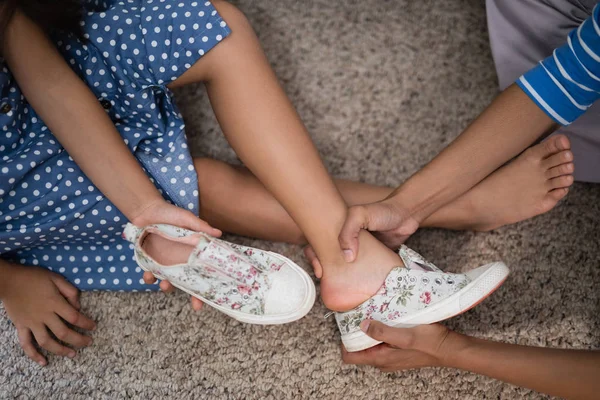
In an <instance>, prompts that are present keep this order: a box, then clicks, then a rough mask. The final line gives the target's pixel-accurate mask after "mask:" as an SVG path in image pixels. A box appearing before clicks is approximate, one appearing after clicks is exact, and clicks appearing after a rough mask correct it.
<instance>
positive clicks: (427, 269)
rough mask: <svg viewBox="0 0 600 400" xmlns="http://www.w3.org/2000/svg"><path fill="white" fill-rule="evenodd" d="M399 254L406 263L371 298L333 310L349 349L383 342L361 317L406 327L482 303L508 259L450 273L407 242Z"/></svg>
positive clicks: (505, 272)
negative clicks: (372, 334)
mask: <svg viewBox="0 0 600 400" xmlns="http://www.w3.org/2000/svg"><path fill="white" fill-rule="evenodd" d="M399 255H400V258H402V261H403V262H404V265H405V268H402V267H397V268H394V269H393V270H392V271H390V273H389V274H388V276H387V278H386V279H385V282H384V283H383V285H382V286H381V288H380V289H379V291H378V292H377V293H376V294H375V295H374V296H373V297H371V298H370V299H369V300H367V301H365V302H364V303H362V304H360V305H359V306H358V307H356V308H354V309H353V310H350V311H347V312H342V313H335V319H336V321H337V324H338V327H339V330H340V332H341V334H342V342H343V343H344V346H345V347H346V350H348V351H349V352H353V351H360V350H364V349H367V348H369V347H373V346H375V345H377V344H379V343H381V342H379V341H377V340H375V339H372V338H371V337H369V336H368V335H366V334H365V333H364V332H363V331H362V330H361V329H360V327H359V324H360V323H361V321H363V320H365V319H374V320H377V321H381V322H383V323H385V324H387V325H389V326H394V327H405V328H408V327H411V326H415V325H421V324H431V323H434V322H438V321H442V320H444V319H448V318H450V317H453V316H455V315H457V314H461V313H463V312H465V311H467V310H469V309H470V308H472V307H474V306H476V305H477V304H479V303H480V302H481V301H483V300H484V299H485V298H486V297H487V296H489V295H490V294H492V292H494V291H495V290H496V289H497V288H498V287H500V285H502V283H503V282H504V280H505V279H506V277H507V276H508V272H509V271H508V268H507V267H506V265H505V264H504V263H502V262H495V263H491V264H487V265H484V266H482V267H479V268H476V269H473V270H471V271H469V272H467V273H464V274H450V273H444V272H442V271H441V270H440V269H439V268H437V267H436V266H435V265H433V264H432V263H430V262H428V261H426V260H425V259H424V258H423V257H422V256H421V255H419V254H417V253H416V252H415V251H413V250H411V249H409V248H408V247H406V246H402V247H401V248H400V250H399Z"/></svg>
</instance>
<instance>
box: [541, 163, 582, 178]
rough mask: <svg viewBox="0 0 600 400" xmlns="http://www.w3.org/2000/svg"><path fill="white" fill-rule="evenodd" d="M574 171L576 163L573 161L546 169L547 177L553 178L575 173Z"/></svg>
mask: <svg viewBox="0 0 600 400" xmlns="http://www.w3.org/2000/svg"><path fill="white" fill-rule="evenodd" d="M573 171H575V165H574V164H573V163H566V164H560V165H558V166H556V167H552V168H550V169H548V170H546V178H547V179H552V178H556V177H558V176H563V175H571V174H573Z"/></svg>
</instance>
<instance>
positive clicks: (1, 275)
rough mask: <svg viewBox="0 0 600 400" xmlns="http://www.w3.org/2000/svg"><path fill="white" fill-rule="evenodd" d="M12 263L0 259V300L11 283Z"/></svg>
mask: <svg viewBox="0 0 600 400" xmlns="http://www.w3.org/2000/svg"><path fill="white" fill-rule="evenodd" d="M14 267H15V266H14V265H13V264H11V263H9V262H7V261H4V260H0V300H3V298H4V296H5V295H6V293H7V292H8V288H9V287H10V285H11V277H12V276H13V275H14V271H13V269H14Z"/></svg>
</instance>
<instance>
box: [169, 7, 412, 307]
mask: <svg viewBox="0 0 600 400" xmlns="http://www.w3.org/2000/svg"><path fill="white" fill-rule="evenodd" d="M214 5H215V7H216V8H217V10H218V11H219V13H220V14H221V16H222V17H223V19H224V20H225V21H226V22H227V23H228V25H229V26H230V28H231V30H232V33H231V34H230V35H229V37H227V38H226V39H224V40H223V42H222V43H220V44H219V45H218V46H216V47H215V48H214V49H213V50H211V51H210V52H208V53H207V54H206V55H205V56H204V57H202V59H200V60H199V61H198V62H197V63H196V64H195V65H194V66H192V68H190V69H189V70H188V71H186V72H185V73H184V74H183V75H182V76H181V77H180V78H179V79H178V80H177V81H175V82H174V84H173V86H179V85H184V84H186V83H191V82H199V81H202V82H205V84H206V88H207V91H208V94H209V97H210V100H211V103H212V106H213V109H214V111H215V114H216V116H217V119H218V120H219V123H220V125H221V128H222V130H223V132H224V134H225V136H226V137H227V139H228V141H229V143H230V144H231V146H232V147H233V149H234V150H235V151H236V153H237V155H238V156H239V157H240V159H242V160H243V161H244V163H245V165H246V166H247V167H248V168H249V169H250V170H251V171H252V173H253V174H254V175H255V176H256V177H257V178H258V179H259V180H260V181H261V182H262V184H263V185H264V186H265V187H266V189H267V190H268V191H269V192H271V193H272V194H273V196H274V197H275V199H277V201H278V202H279V203H280V204H281V205H282V206H283V208H284V209H285V210H286V211H287V213H288V214H289V215H290V216H291V217H292V219H293V220H294V221H295V223H296V224H297V226H298V227H299V228H300V230H301V231H302V232H303V233H304V236H305V237H306V239H307V240H308V242H309V243H310V244H311V245H312V247H313V248H314V250H315V252H316V254H317V255H318V257H319V259H320V260H321V263H322V265H323V277H322V280H321V295H322V298H323V301H324V302H325V304H326V305H327V306H328V307H329V308H331V309H333V310H336V311H343V310H348V309H350V308H352V307H354V306H356V305H357V304H359V303H361V302H363V301H365V300H366V299H368V298H369V297H371V296H372V295H373V294H374V293H375V292H376V291H377V290H378V289H379V287H380V286H381V284H382V283H383V281H384V279H385V277H386V276H387V274H388V273H389V271H390V270H391V269H392V268H394V267H396V266H401V265H402V262H401V260H400V259H399V257H398V256H397V255H396V254H395V253H394V252H392V251H391V250H390V249H388V248H386V247H385V246H384V245H383V244H382V243H381V242H379V241H378V240H376V239H375V238H374V237H373V236H372V235H371V234H369V233H368V232H363V233H362V234H361V238H360V243H361V246H360V249H359V253H358V257H357V259H356V261H355V262H353V263H346V262H345V261H344V258H343V254H342V253H341V251H340V247H339V242H338V234H339V232H340V229H341V227H342V224H343V222H344V220H345V218H346V213H347V206H346V203H345V202H344V200H343V198H342V196H341V195H340V193H339V191H338V189H337V188H336V186H335V185H334V183H333V181H332V180H331V178H330V177H329V175H328V173H327V171H326V169H325V167H324V166H323V163H322V162H321V159H320V157H319V154H318V152H317V151H316V149H315V147H314V144H313V143H312V141H311V139H310V137H309V135H308V133H307V132H306V129H305V128H304V125H303V124H302V122H301V121H300V118H299V117H298V115H297V113H296V111H295V110H294V108H293V107H292V105H291V103H290V101H289V100H288V98H287V97H286V95H285V93H284V92H283V90H282V89H281V87H280V86H279V83H278V82H277V78H276V77H275V75H274V73H273V71H272V70H271V68H270V66H269V63H268V61H267V59H266V57H265V55H264V53H263V51H262V49H261V47H260V44H259V42H258V40H257V38H256V36H255V34H254V32H253V30H252V28H251V27H250V25H249V23H248V21H247V20H246V18H245V17H244V16H243V15H242V14H241V13H240V12H239V11H238V10H237V9H236V8H235V7H233V6H232V5H230V4H227V3H222V2H215V3H214Z"/></svg>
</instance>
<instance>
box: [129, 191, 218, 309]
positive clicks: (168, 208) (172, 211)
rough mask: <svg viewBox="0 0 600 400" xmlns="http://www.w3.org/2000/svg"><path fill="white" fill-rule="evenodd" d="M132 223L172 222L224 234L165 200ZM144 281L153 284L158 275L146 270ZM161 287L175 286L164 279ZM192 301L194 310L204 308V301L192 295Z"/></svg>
mask: <svg viewBox="0 0 600 400" xmlns="http://www.w3.org/2000/svg"><path fill="white" fill-rule="evenodd" d="M131 223H132V224H134V225H135V226H139V227H143V226H146V225H150V224H161V223H163V224H170V225H175V226H179V227H182V228H186V229H189V230H192V231H196V232H204V233H207V234H209V235H211V236H214V237H220V236H221V234H222V232H221V231H220V230H219V229H216V228H213V227H212V226H210V225H209V224H208V223H207V222H206V221H203V220H201V219H200V218H198V217H197V216H196V215H195V214H194V213H192V212H190V211H188V210H184V209H183V208H179V207H177V206H174V205H172V204H169V203H167V202H166V201H164V200H161V201H157V202H155V203H153V204H151V205H150V206H148V207H146V208H145V209H144V210H143V211H142V212H141V213H140V214H139V215H138V216H137V217H135V218H132V220H131ZM144 282H145V283H146V284H148V285H151V284H153V283H154V282H156V277H155V276H154V275H152V273H151V272H144ZM160 289H161V290H162V291H163V292H165V293H170V292H172V291H173V290H174V289H175V288H174V287H173V285H171V283H169V281H162V282H160ZM191 303H192V308H193V309H194V310H200V309H201V308H202V301H200V300H198V299H197V298H195V297H193V296H192V297H191Z"/></svg>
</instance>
